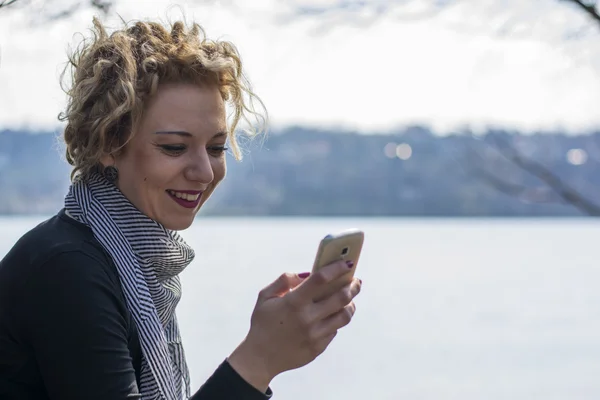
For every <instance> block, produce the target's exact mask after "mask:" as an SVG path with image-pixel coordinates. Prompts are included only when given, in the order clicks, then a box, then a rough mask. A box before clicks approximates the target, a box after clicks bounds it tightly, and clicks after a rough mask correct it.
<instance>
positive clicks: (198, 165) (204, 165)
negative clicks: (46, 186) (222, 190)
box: [184, 149, 215, 185]
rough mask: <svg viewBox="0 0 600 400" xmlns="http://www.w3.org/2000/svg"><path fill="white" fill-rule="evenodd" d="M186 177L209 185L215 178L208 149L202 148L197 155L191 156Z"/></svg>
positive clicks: (185, 173)
mask: <svg viewBox="0 0 600 400" xmlns="http://www.w3.org/2000/svg"><path fill="white" fill-rule="evenodd" d="M184 175H185V178H186V179H188V180H190V181H194V182H200V183H202V184H205V185H208V184H209V183H211V182H212V181H213V180H214V179H215V174H214V172H213V168H212V164H211V162H210V156H209V154H208V152H207V151H206V149H204V150H201V151H200V152H199V153H198V154H196V156H195V157H191V159H190V161H189V165H188V166H187V167H186V169H185V172H184Z"/></svg>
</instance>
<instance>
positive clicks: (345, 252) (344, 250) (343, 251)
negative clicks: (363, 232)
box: [342, 247, 349, 256]
mask: <svg viewBox="0 0 600 400" xmlns="http://www.w3.org/2000/svg"><path fill="white" fill-rule="evenodd" d="M348 250H349V249H348V247H344V248H343V249H342V255H343V256H345V255H346V254H348Z"/></svg>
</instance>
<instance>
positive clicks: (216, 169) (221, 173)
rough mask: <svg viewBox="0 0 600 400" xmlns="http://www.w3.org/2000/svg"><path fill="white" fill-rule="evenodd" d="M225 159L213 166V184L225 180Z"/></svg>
mask: <svg viewBox="0 0 600 400" xmlns="http://www.w3.org/2000/svg"><path fill="white" fill-rule="evenodd" d="M226 160H227V159H226V158H225V157H223V158H221V159H220V160H217V162H215V164H213V174H214V175H215V184H217V183H219V182H220V181H222V180H223V179H224V178H225V175H227V161H226Z"/></svg>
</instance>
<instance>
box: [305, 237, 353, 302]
mask: <svg viewBox="0 0 600 400" xmlns="http://www.w3.org/2000/svg"><path fill="white" fill-rule="evenodd" d="M364 240H365V234H364V232H363V231H361V230H359V229H348V230H345V231H342V232H339V233H336V234H330V235H327V236H325V237H324V238H323V239H322V240H321V243H320V244H319V248H318V250H317V256H316V257H315V262H314V264H313V268H312V272H313V273H314V272H317V271H318V270H319V269H320V268H322V267H324V266H326V265H328V264H331V263H333V262H335V261H338V260H344V261H351V262H352V263H353V264H354V265H353V266H352V268H348V273H346V274H344V275H342V276H341V277H340V278H338V279H336V280H335V281H334V282H332V283H331V284H330V285H327V288H326V289H325V290H324V291H323V292H322V293H319V295H318V296H317V297H316V298H315V301H319V300H321V299H323V298H326V297H329V296H330V295H331V294H333V293H335V292H336V291H338V290H339V289H341V288H342V287H344V286H345V285H347V284H349V283H350V282H352V278H354V272H355V271H356V267H357V265H358V260H359V258H360V253H361V251H362V247H363V243H364Z"/></svg>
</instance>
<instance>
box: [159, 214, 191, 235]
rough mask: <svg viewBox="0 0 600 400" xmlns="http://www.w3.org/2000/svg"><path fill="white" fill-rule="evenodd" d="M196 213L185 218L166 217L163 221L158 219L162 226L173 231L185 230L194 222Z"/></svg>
mask: <svg viewBox="0 0 600 400" xmlns="http://www.w3.org/2000/svg"><path fill="white" fill-rule="evenodd" d="M195 216H196V215H195V214H194V215H193V216H192V217H183V218H166V219H165V220H163V221H158V222H160V224H161V225H162V226H164V227H165V228H167V229H170V230H172V231H183V230H186V229H187V228H189V227H190V226H192V223H193V222H194V217H195Z"/></svg>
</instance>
